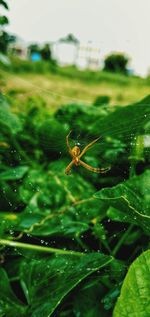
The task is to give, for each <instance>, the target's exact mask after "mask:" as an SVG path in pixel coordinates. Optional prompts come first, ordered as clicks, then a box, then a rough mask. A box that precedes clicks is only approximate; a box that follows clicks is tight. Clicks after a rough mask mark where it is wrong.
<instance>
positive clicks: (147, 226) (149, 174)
mask: <svg viewBox="0 0 150 317" xmlns="http://www.w3.org/2000/svg"><path fill="white" fill-rule="evenodd" d="M95 197H96V198H99V199H101V200H103V201H106V202H107V203H108V206H112V207H114V208H116V209H115V210H114V209H110V210H108V215H109V216H112V218H113V219H114V220H117V221H124V222H129V223H133V224H136V225H139V226H140V227H142V228H143V229H144V231H145V232H146V233H147V234H150V171H149V170H147V171H146V172H145V173H144V174H142V175H140V176H137V177H133V178H132V179H131V180H129V181H126V182H124V183H121V184H119V185H117V186H114V187H112V188H104V189H102V190H100V191H99V192H97V193H96V194H95ZM117 209H118V210H117Z"/></svg>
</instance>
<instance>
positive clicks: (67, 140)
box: [66, 130, 72, 156]
mask: <svg viewBox="0 0 150 317" xmlns="http://www.w3.org/2000/svg"><path fill="white" fill-rule="evenodd" d="M71 132H72V130H70V132H69V133H68V135H67V136H66V144H67V149H68V152H69V153H70V155H71V156H72V151H71V146H70V144H69V136H70V134H71Z"/></svg>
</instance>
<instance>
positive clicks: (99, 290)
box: [0, 91, 150, 317]
mask: <svg viewBox="0 0 150 317" xmlns="http://www.w3.org/2000/svg"><path fill="white" fill-rule="evenodd" d="M14 98H15V94H14V93H13V91H12V92H11V94H9V97H8V96H7V98H6V97H5V98H4V96H2V95H1V96H0V115H1V116H0V118H1V119H0V123H1V134H0V154H1V162H2V164H1V170H0V177H1V178H0V184H1V192H0V194H1V207H0V222H1V226H0V245H1V257H0V260H1V271H0V274H1V278H0V316H1V317H5V316H8V317H12V316H13V317H15V316H20V317H26V316H32V317H37V316H44V317H46V316H58V317H62V316H66V317H70V316H73V317H79V316H82V317H98V316H100V315H101V316H103V317H109V316H112V314H113V311H114V316H115V317H116V316H121V314H122V315H123V314H124V315H123V316H128V315H127V313H128V311H129V314H131V311H132V309H133V308H134V309H135V314H137V311H138V317H147V316H148V315H144V313H143V307H144V305H145V301H146V300H147V296H148V295H149V286H148V284H147V283H146V278H147V279H148V268H147V263H148V261H149V258H148V256H149V253H148V251H147V252H146V253H144V254H142V255H141V256H140V257H139V258H137V257H138V256H139V254H141V253H142V252H143V250H148V248H149V240H148V239H149V232H150V214H149V210H150V190H149V188H150V184H149V180H150V172H149V164H150V156H149V154H148V153H149V152H148V151H147V147H145V134H146V135H148V133H149V122H150V120H149V118H150V97H149V96H148V97H146V98H145V99H143V100H141V101H140V102H138V103H135V104H132V105H128V106H126V107H114V108H113V109H112V108H111V107H106V106H105V105H104V106H103V105H101V107H95V106H94V105H91V106H87V105H83V104H69V105H68V104H67V105H64V106H61V107H60V108H59V109H58V110H57V111H56V112H55V113H54V114H53V115H51V114H50V111H49V109H48V108H47V107H46V104H45V103H44V102H43V99H42V98H39V97H35V98H33V97H30V98H29V99H28V101H27V103H26V111H22V107H21V106H20V111H19V109H17V110H16V107H13V103H15V100H14ZM15 106H16V105H15ZM13 109H15V111H14V110H13ZM70 130H73V131H72V134H71V135H70V139H69V141H70V145H71V147H73V146H74V145H75V144H77V145H78V146H80V148H81V150H82V149H83V148H84V147H85V146H86V145H87V144H88V143H90V141H92V140H94V138H97V137H100V136H101V139H99V140H98V142H97V143H96V144H95V145H94V146H93V147H92V148H91V149H90V150H89V151H87V153H86V154H85V155H84V156H83V161H85V162H86V163H87V164H90V165H91V166H93V167H107V166H111V169H110V171H109V172H108V173H106V174H96V173H92V172H89V171H87V170H86V169H84V168H82V167H81V166H77V167H76V166H74V167H73V168H72V173H71V175H69V176H68V175H65V173H64V171H65V168H66V166H67V165H68V164H69V163H70V161H71V159H72V158H71V156H70V155H69V153H68V151H67V149H66V135H67V134H68V133H69V131H70ZM45 254H46V255H45ZM112 256H113V260H112ZM145 259H146V261H145ZM134 260H135V261H134ZM133 261H134V262H133ZM132 262H133V263H132ZM130 265H131V267H130ZM148 265H149V264H148ZM129 267H130V268H129ZM128 268H129V272H128V273H127V276H126V278H125V280H124V277H125V274H126V271H127V270H128ZM132 268H133V269H132ZM134 272H137V274H136V279H135V274H133V273H134ZM122 284H123V286H122ZM128 289H129V290H131V289H133V292H131V294H130V292H128ZM120 290H121V295H119V294H120ZM136 294H141V297H140V299H139V303H140V304H141V306H140V307H141V310H140V309H139V303H137V299H136V298H137V295H136ZM143 294H146V295H143ZM144 296H145V297H144ZM117 299H118V300H117ZM115 303H116V304H115ZM124 303H125V304H124ZM127 307H128V310H127ZM148 309H149V308H147V311H148ZM147 311H146V313H147Z"/></svg>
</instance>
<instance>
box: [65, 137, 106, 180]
mask: <svg viewBox="0 0 150 317" xmlns="http://www.w3.org/2000/svg"><path fill="white" fill-rule="evenodd" d="M71 132H72V131H70V132H69V134H68V135H67V136H66V144H67V149H68V152H69V154H70V156H71V157H72V161H71V162H70V163H69V164H68V166H67V167H66V169H65V174H67V175H68V174H69V173H70V170H71V168H72V166H73V165H76V166H79V165H81V166H83V167H84V168H86V169H87V170H89V171H91V172H94V173H106V172H107V171H109V170H110V167H106V168H99V167H98V168H95V167H92V166H90V165H88V164H86V163H85V162H83V161H82V160H81V157H82V156H83V155H84V154H85V153H86V152H87V151H88V150H89V149H90V148H91V146H92V145H93V144H94V143H96V142H97V141H98V140H99V139H100V138H97V139H95V140H94V141H92V142H91V143H89V144H88V145H87V146H85V148H84V149H83V150H82V152H81V151H80V148H79V147H78V146H77V145H75V146H74V147H73V148H71V147H70V144H69V136H70V134H71Z"/></svg>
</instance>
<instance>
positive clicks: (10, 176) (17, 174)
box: [0, 166, 29, 181]
mask: <svg viewBox="0 0 150 317" xmlns="http://www.w3.org/2000/svg"><path fill="white" fill-rule="evenodd" d="M28 169H29V167H28V166H19V167H14V168H8V169H7V170H6V171H4V172H2V173H0V179H1V181H9V180H18V179H21V178H22V177H23V176H24V175H25V174H26V172H27V171H28Z"/></svg>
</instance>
